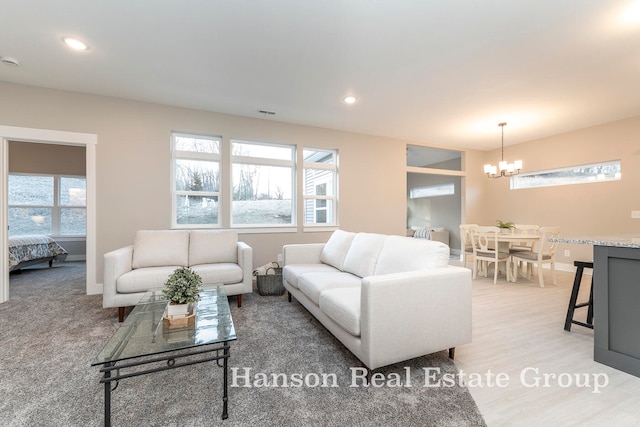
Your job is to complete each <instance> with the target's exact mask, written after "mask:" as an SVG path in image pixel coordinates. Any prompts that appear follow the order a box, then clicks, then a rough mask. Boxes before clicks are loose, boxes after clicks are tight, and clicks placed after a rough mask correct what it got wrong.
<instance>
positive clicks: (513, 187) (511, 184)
mask: <svg viewBox="0 0 640 427" xmlns="http://www.w3.org/2000/svg"><path fill="white" fill-rule="evenodd" d="M615 164H618V165H620V176H617V177H614V178H603V179H594V180H585V181H580V182H560V183H556V184H541V185H532V186H528V187H518V186H516V182H517V180H518V177H523V176H531V175H541V174H550V173H554V172H561V171H566V170H573V169H579V168H589V167H596V166H607V165H615ZM621 179H622V163H621V161H620V160H607V161H604V162H596V163H587V164H582V165H573V166H567V167H563V168H556V169H545V170H541V171H533V172H526V173H521V174H519V175H514V176H512V177H511V178H510V179H509V188H510V189H511V190H528V189H532V188H544V187H558V186H562V185H581V184H594V183H602V182H611V181H619V180H621Z"/></svg>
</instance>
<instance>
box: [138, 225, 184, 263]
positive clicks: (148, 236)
mask: <svg viewBox="0 0 640 427" xmlns="http://www.w3.org/2000/svg"><path fill="white" fill-rule="evenodd" d="M167 265H180V266H183V267H186V266H188V265H189V232H188V231H179V230H138V231H137V232H136V239H135V241H134V243H133V261H132V264H131V266H132V267H133V268H144V267H163V266H167Z"/></svg>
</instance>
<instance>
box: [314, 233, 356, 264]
mask: <svg viewBox="0 0 640 427" xmlns="http://www.w3.org/2000/svg"><path fill="white" fill-rule="evenodd" d="M355 235H356V233H352V232H350V231H343V230H336V231H334V232H333V234H332V235H331V237H329V240H328V241H327V243H325V245H324V247H323V248H322V252H321V253H320V261H322V262H323V263H325V264H329V265H331V266H333V267H335V268H337V269H338V270H342V269H343V264H344V258H345V256H346V255H347V252H348V251H349V247H350V246H351V241H352V240H353V238H354V237H355Z"/></svg>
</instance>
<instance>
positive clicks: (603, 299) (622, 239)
mask: <svg viewBox="0 0 640 427" xmlns="http://www.w3.org/2000/svg"><path fill="white" fill-rule="evenodd" d="M549 240H551V241H557V242H561V243H571V244H585V245H593V309H594V319H595V320H594V329H593V331H594V334H593V336H594V352H593V356H594V357H593V358H594V360H595V361H596V362H600V363H602V364H605V365H607V366H611V367H613V368H616V369H619V370H621V371H624V372H627V373H629V374H632V375H635V376H637V377H640V235H638V236H631V235H628V236H608V237H586V238H564V237H557V238H555V239H553V238H552V239H549Z"/></svg>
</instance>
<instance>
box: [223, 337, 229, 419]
mask: <svg viewBox="0 0 640 427" xmlns="http://www.w3.org/2000/svg"><path fill="white" fill-rule="evenodd" d="M229 347H230V346H229V342H228V341H225V343H224V353H223V358H222V365H223V368H222V369H223V371H222V372H223V373H222V376H223V383H224V384H223V386H222V387H223V390H222V419H223V420H226V419H227V418H229V413H228V412H227V402H228V400H229V396H228V391H227V390H228V384H227V383H228V379H229V378H228V377H229V372H228V371H229V364H228V363H227V362H228V360H229Z"/></svg>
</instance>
